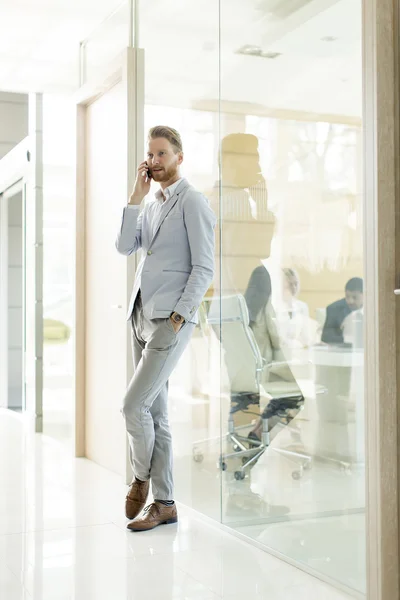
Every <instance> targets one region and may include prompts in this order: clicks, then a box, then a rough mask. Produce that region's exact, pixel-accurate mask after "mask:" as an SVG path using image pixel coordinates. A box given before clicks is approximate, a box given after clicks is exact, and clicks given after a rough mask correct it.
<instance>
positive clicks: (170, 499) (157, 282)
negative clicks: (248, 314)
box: [116, 126, 216, 531]
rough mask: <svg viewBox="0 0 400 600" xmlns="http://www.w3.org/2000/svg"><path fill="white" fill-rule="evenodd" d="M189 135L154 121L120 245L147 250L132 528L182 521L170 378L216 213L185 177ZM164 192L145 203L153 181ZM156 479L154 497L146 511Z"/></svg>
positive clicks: (209, 258)
mask: <svg viewBox="0 0 400 600" xmlns="http://www.w3.org/2000/svg"><path fill="white" fill-rule="evenodd" d="M182 161H183V152H182V141H181V138H180V135H179V133H178V132H177V131H175V130H174V129H172V128H170V127H162V126H159V127H154V128H153V129H151V130H150V132H149V136H148V152H147V161H145V162H143V163H141V164H140V165H139V168H138V174H137V178H136V183H135V186H134V189H133V192H132V195H131V197H130V199H129V204H128V206H127V207H126V208H125V209H124V212H123V217H122V225H121V229H120V231H119V234H118V238H117V242H116V247H117V250H118V251H119V252H120V253H121V254H125V255H130V254H133V253H135V252H137V251H138V250H142V259H141V262H140V265H139V267H138V270H137V274H136V279H135V284H134V287H133V292H132V296H131V301H130V304H129V310H128V320H130V321H131V323H132V348H133V361H134V367H135V374H134V376H133V378H132V380H131V382H130V384H129V387H128V389H127V392H126V395H125V398H124V401H123V408H122V413H123V415H124V417H125V422H126V428H127V432H128V438H129V443H130V451H131V452H130V455H131V463H132V469H133V473H134V479H133V482H132V484H131V486H130V489H129V492H128V495H127V497H126V504H125V512H126V516H127V518H128V519H135V520H133V521H132V522H131V523H129V524H128V528H129V529H131V530H132V531H145V530H148V529H153V528H154V527H157V526H158V525H161V524H167V523H176V521H177V519H178V517H177V511H176V507H175V503H174V489H173V477H172V442H171V434H170V430H169V424H168V406H167V402H168V379H169V377H170V375H171V373H172V371H173V370H174V368H175V366H176V364H177V362H178V360H179V358H180V357H181V355H182V353H183V351H184V349H185V347H186V346H187V344H188V343H189V340H190V338H191V336H192V333H193V330H194V327H195V324H196V322H197V309H198V307H199V306H200V303H201V301H202V299H203V296H204V294H205V293H206V291H207V290H208V288H209V286H210V284H211V282H212V280H213V276H214V229H215V224H216V218H215V215H214V213H213V211H212V210H211V208H210V206H209V204H208V201H207V199H206V198H205V197H204V196H203V195H202V194H200V193H199V192H197V191H196V190H195V189H194V188H193V187H192V186H191V185H189V183H188V182H187V181H186V180H185V179H182V178H181V175H180V165H181V164H182ZM152 180H153V181H155V182H156V183H159V184H160V189H159V190H158V192H157V193H156V199H155V200H154V201H151V202H149V203H148V204H147V205H146V206H145V207H144V208H143V210H140V204H141V203H142V201H143V199H144V198H145V196H146V195H147V194H148V193H149V191H150V185H151V181H152ZM150 479H151V482H152V492H153V497H154V503H153V504H150V506H148V507H147V508H146V509H145V511H144V513H143V515H142V516H140V517H139V518H136V517H138V515H139V514H140V513H141V511H142V509H143V508H144V506H145V504H146V501H147V496H148V493H149V485H150Z"/></svg>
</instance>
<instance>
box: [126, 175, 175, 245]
mask: <svg viewBox="0 0 400 600" xmlns="http://www.w3.org/2000/svg"><path fill="white" fill-rule="evenodd" d="M181 181H182V177H181V178H180V179H178V181H176V182H175V183H173V184H172V185H170V186H168V187H167V188H165V190H164V191H163V190H161V189H159V190H158V191H157V192H156V193H155V197H156V200H157V205H156V206H155V207H154V209H153V211H152V215H151V220H150V223H149V225H150V229H151V233H152V235H154V234H155V232H156V231H157V227H158V226H159V224H160V221H161V219H162V216H163V213H164V210H166V208H167V205H168V203H169V201H170V200H171V198H172V196H173V195H174V193H175V190H176V188H177V187H178V185H179V184H180V182H181ZM128 207H129V208H130V209H132V208H133V209H136V210H138V211H139V210H140V207H139V206H133V205H132V204H128Z"/></svg>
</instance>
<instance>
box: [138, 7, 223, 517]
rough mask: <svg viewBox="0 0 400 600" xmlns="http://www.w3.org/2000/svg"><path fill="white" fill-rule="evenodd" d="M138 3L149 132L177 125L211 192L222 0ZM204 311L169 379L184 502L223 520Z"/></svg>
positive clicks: (209, 333) (213, 341) (191, 165)
mask: <svg viewBox="0 0 400 600" xmlns="http://www.w3.org/2000/svg"><path fill="white" fill-rule="evenodd" d="M139 4H140V7H139V14H140V45H141V46H142V47H143V48H145V74H146V81H145V90H146V96H145V131H146V134H147V131H148V130H149V128H150V127H153V126H155V125H169V126H171V127H175V128H176V129H177V130H178V131H179V132H180V134H181V136H182V140H183V148H184V153H185V159H184V163H183V169H182V174H183V176H185V177H187V179H188V180H189V181H190V183H191V184H192V185H194V186H195V187H196V188H197V189H199V190H200V191H202V192H204V193H206V194H208V192H209V191H210V190H211V189H213V186H214V182H215V181H217V180H218V120H219V115H218V102H217V101H216V99H217V98H218V87H219V83H218V3H213V6H211V7H208V9H207V10H206V11H199V5H198V3H195V2H194V1H193V0H179V1H177V2H173V3H165V2H155V3H149V2H144V1H143V0H142V1H141V2H140V3H139ZM194 14H195V15H196V19H195V20H193V15H194ZM203 96H204V97H206V98H212V99H214V106H213V109H212V110H202V109H201V108H199V107H198V104H199V103H200V104H201V99H202V98H203ZM146 141H147V140H146ZM156 189H157V186H154V189H152V191H153V192H155V191H156ZM211 295H212V289H210V291H209V293H208V295H207V296H208V297H210V296H211ZM199 319H200V321H199V324H198V326H197V327H196V329H195V332H194V335H193V338H192V341H191V343H190V345H189V347H188V348H187V350H186V352H185V354H184V356H183V358H182V359H181V361H180V364H179V365H178V367H177V369H176V370H175V372H174V374H173V376H172V377H171V379H170V387H169V407H170V423H171V428H172V435H173V441H174V462H175V488H176V497H177V498H179V500H180V501H181V502H183V503H185V504H186V505H187V506H190V507H193V508H194V509H196V510H199V511H200V512H202V513H204V514H206V515H208V516H211V517H213V518H215V519H218V520H220V519H221V510H220V504H221V493H220V472H219V468H218V466H217V465H218V461H219V456H220V402H219V394H220V382H219V361H220V347H219V342H218V338H217V337H216V335H215V333H214V332H213V330H212V326H210V324H209V322H208V321H207V301H205V302H204V303H203V305H202V306H201V308H200V312H199ZM218 321H219V318H217V322H216V327H218V326H219V325H218Z"/></svg>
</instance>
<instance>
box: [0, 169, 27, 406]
mask: <svg viewBox="0 0 400 600" xmlns="http://www.w3.org/2000/svg"><path fill="white" fill-rule="evenodd" d="M18 171H19V174H20V175H21V177H19V179H17V180H16V181H14V182H13V183H11V184H7V187H6V188H5V189H1V188H0V274H1V277H0V279H1V290H0V331H1V338H0V342H1V343H0V398H1V397H3V398H5V397H7V394H8V383H9V382H8V377H9V369H8V367H9V327H8V318H7V313H8V290H9V278H8V269H9V259H8V240H9V237H8V233H9V232H8V226H9V222H8V200H9V199H10V198H12V197H13V196H16V195H17V194H19V193H21V195H22V229H23V234H22V248H21V254H22V270H23V285H22V298H23V299H22V319H23V323H22V337H23V340H22V348H23V351H22V360H23V364H22V377H23V381H22V394H23V397H22V406H23V412H24V411H25V410H26V376H25V369H26V360H25V344H26V290H25V287H26V286H25V275H26V265H25V251H26V239H25V230H26V224H25V210H26V177H24V176H23V174H22V172H21V171H20V170H19V169H18ZM18 171H17V172H15V173H14V174H13V175H12V177H15V176H17V177H18V174H17V173H18ZM6 408H7V406H6Z"/></svg>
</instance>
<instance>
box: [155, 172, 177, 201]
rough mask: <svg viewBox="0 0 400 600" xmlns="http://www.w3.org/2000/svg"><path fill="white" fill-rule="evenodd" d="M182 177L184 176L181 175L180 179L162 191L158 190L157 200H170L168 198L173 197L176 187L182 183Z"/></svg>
mask: <svg viewBox="0 0 400 600" xmlns="http://www.w3.org/2000/svg"><path fill="white" fill-rule="evenodd" d="M182 179H183V178H182V177H181V178H180V179H178V181H175V183H173V184H172V185H170V186H168V187H167V188H165V190H164V191H162V190H161V189H160V190H158V192H156V194H155V195H156V198H157V200H159V201H160V202H163V200H164V198H165V202H168V200H170V199H171V198H172V196H173V195H174V194H175V191H176V188H177V187H178V185H179V184H180V182H181V181H182Z"/></svg>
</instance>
